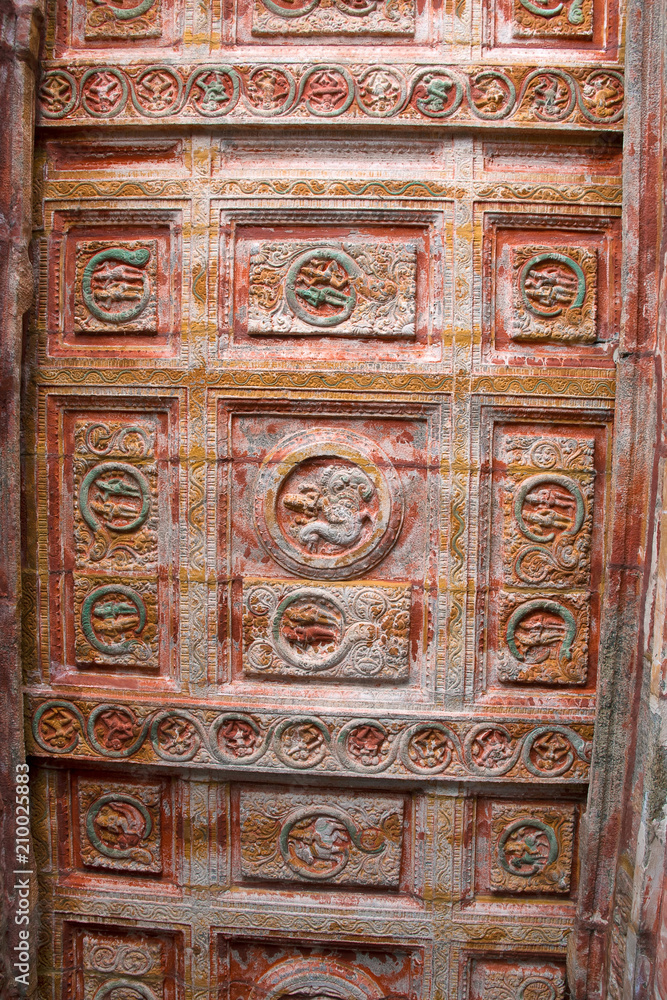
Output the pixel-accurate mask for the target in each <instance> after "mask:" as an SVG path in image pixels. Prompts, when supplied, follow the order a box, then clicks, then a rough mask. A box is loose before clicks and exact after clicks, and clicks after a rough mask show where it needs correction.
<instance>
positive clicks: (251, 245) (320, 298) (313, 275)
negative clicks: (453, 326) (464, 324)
mask: <svg viewBox="0 0 667 1000" xmlns="http://www.w3.org/2000/svg"><path fill="white" fill-rule="evenodd" d="M264 214H265V219H266V224H265V225H262V224H261V220H262V216H259V217H258V216H257V214H256V213H255V214H254V215H253V216H252V221H251V217H250V216H249V214H248V212H247V211H245V210H244V211H241V210H239V211H238V212H237V213H233V212H225V213H224V215H223V219H222V234H221V235H222V239H221V262H220V305H219V316H220V320H219V321H220V333H221V336H222V340H221V347H223V346H225V345H226V343H227V341H229V346H233V347H235V348H237V349H238V348H243V349H244V350H245V352H246V353H247V352H248V351H252V352H253V353H254V354H255V355H256V356H261V357H266V356H267V353H268V354H270V355H274V354H277V355H281V354H285V353H286V352H288V353H290V354H291V355H295V353H296V355H298V356H299V357H304V358H305V357H310V356H311V355H312V356H313V357H317V358H318V359H321V358H322V357H323V356H326V357H330V358H331V359H332V360H333V359H335V358H338V357H353V356H354V355H355V345H356V346H357V351H356V353H360V356H361V355H363V356H367V355H368V351H369V350H371V351H373V353H374V355H377V356H378V357H386V358H388V359H390V358H393V357H394V356H396V358H398V357H399V356H405V357H415V358H416V357H418V356H419V357H421V356H423V354H424V352H425V351H431V352H432V350H433V347H434V346H435V341H436V340H439V339H440V331H439V329H438V327H439V326H440V325H442V324H443V322H446V321H445V320H444V317H445V316H446V315H447V314H448V312H450V311H451V303H450V301H449V299H450V296H449V284H448V283H446V282H445V281H444V278H443V275H442V266H443V247H442V240H443V233H442V231H441V230H442V219H441V218H440V217H439V215H438V214H430V213H429V214H426V215H423V214H421V215H417V213H414V212H411V213H405V212H404V213H398V214H396V213H394V218H393V219H391V221H390V220H387V221H384V222H382V223H372V222H369V221H368V220H367V219H365V218H363V217H360V216H358V215H356V216H353V215H351V214H350V213H349V211H343V210H342V208H341V210H337V211H327V212H326V213H318V216H319V218H318V217H314V218H313V221H312V222H309V221H308V219H307V217H306V216H304V214H303V213H299V212H298V210H297V211H292V212H286V211H283V212H281V213H278V214H276V213H273V215H271V214H269V213H264ZM325 220H328V221H325ZM441 283H443V284H446V295H445V296H443V293H442V291H441V287H442V286H441ZM369 342H370V343H369ZM390 345H392V346H390ZM394 345H395V346H394ZM432 345H433V346H432ZM313 352H314V353H313ZM415 352H416V353H415Z"/></svg>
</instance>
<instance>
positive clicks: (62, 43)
mask: <svg viewBox="0 0 667 1000" xmlns="http://www.w3.org/2000/svg"><path fill="white" fill-rule="evenodd" d="M181 6H182V5H181V2H180V0H136V2H133V3H131V4H125V3H122V2H119V0H105V2H96V0H75V2H74V3H65V2H63V0H61V2H59V3H58V5H57V8H56V25H55V28H56V31H55V36H56V39H55V40H56V52H55V54H56V55H58V54H59V53H60V52H63V51H66V50H67V49H68V48H70V47H73V48H76V49H88V50H90V49H93V50H94V49H108V48H114V47H116V48H117V47H118V46H123V47H125V48H129V49H130V50H132V49H134V48H137V47H139V46H140V47H141V48H146V47H151V48H153V47H155V48H160V47H163V46H167V45H173V44H174V43H175V42H176V41H177V40H178V38H179V37H180V35H181V33H182V28H181V27H180V26H179V23H178V21H179V19H180V17H181V16H182V15H181Z"/></svg>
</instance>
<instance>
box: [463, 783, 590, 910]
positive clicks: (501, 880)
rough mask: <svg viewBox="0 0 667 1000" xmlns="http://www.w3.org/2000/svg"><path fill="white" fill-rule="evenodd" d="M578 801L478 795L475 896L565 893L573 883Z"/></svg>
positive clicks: (561, 894) (564, 896)
mask: <svg viewBox="0 0 667 1000" xmlns="http://www.w3.org/2000/svg"><path fill="white" fill-rule="evenodd" d="M578 814H579V806H578V805H577V804H575V803H569V802H544V801H541V802H540V801H526V802H512V801H509V800H506V801H497V800H496V801H489V800H485V799H479V800H478V801H477V804H476V839H475V859H476V875H475V889H476V894H477V895H478V896H484V897H487V898H488V897H489V894H491V896H492V897H494V898H498V897H499V896H502V897H503V898H506V897H513V896H521V897H528V896H553V897H559V898H561V897H562V898H567V897H569V896H570V895H571V893H572V892H573V890H574V888H575V875H576V857H577V844H576V829H577V824H578Z"/></svg>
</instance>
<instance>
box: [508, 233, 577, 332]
mask: <svg viewBox="0 0 667 1000" xmlns="http://www.w3.org/2000/svg"><path fill="white" fill-rule="evenodd" d="M519 288H520V289H521V297H522V298H523V302H524V305H525V306H526V309H528V310H529V311H530V312H531V313H533V314H534V315H535V316H539V317H540V318H541V319H553V318H554V317H556V316H560V314H561V313H562V312H563V310H564V309H579V308H581V306H582V305H583V304H584V299H585V298H586V276H585V274H584V272H583V271H582V269H581V267H580V265H579V264H578V263H577V262H576V260H574V259H573V258H572V257H568V256H567V254H564V253H556V252H555V251H553V250H550V251H547V252H546V253H538V254H536V255H535V256H534V257H531V258H530V260H527V261H526V263H525V264H524V265H523V267H522V268H521V273H520V274H519Z"/></svg>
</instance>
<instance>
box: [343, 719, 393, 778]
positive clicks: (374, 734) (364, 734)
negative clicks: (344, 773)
mask: <svg viewBox="0 0 667 1000" xmlns="http://www.w3.org/2000/svg"><path fill="white" fill-rule="evenodd" d="M335 747H336V753H337V755H338V757H339V759H340V761H341V762H342V764H343V766H344V767H349V768H351V769H352V770H353V771H357V772H359V773H360V774H377V773H378V772H379V771H385V770H386V769H387V768H388V767H389V765H390V764H392V763H393V761H394V759H395V757H396V753H397V751H398V742H397V740H396V739H394V738H393V737H392V736H391V735H390V733H389V730H388V729H387V727H386V726H385V725H383V724H382V723H381V722H379V721H378V720H377V719H355V720H354V721H353V722H348V723H347V725H345V726H343V728H342V729H341V731H340V732H339V734H338V736H337V738H336V744H335Z"/></svg>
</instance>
